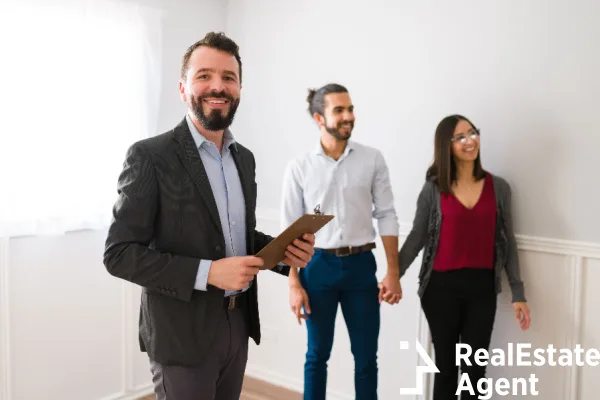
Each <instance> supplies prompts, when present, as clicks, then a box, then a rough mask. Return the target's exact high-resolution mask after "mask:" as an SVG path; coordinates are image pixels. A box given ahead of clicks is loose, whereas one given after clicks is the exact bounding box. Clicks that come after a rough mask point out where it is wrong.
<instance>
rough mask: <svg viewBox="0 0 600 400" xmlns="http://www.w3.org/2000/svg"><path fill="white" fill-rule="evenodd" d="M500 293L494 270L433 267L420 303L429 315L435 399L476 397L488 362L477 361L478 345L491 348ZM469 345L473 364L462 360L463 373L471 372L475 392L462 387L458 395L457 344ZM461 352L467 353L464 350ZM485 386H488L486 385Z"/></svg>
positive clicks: (454, 399) (446, 399)
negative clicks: (437, 268) (497, 292)
mask: <svg viewBox="0 0 600 400" xmlns="http://www.w3.org/2000/svg"><path fill="white" fill-rule="evenodd" d="M496 300H497V295H496V292H495V288H494V271H493V270H491V269H482V268H463V269H459V270H454V271H448V272H438V271H432V275H431V278H430V281H429V284H428V285H427V289H426V290H425V293H424V294H423V297H422V299H421V306H422V307H423V312H424V313H425V316H426V318H427V322H428V324H429V329H430V331H431V336H432V341H433V347H434V351H435V364H436V366H437V367H438V369H439V370H440V372H439V373H438V374H435V378H434V379H435V380H434V382H435V383H434V386H433V400H456V399H457V398H460V399H461V400H467V399H469V400H470V399H477V398H478V396H479V395H481V394H483V393H477V382H478V381H479V379H481V378H484V377H485V372H486V368H485V366H483V367H482V366H479V365H477V364H476V363H475V361H474V355H475V352H476V351H477V349H486V350H489V345H490V340H491V337H492V329H493V327H494V319H495V316H496ZM457 343H464V344H467V345H469V346H470V348H471V350H472V352H471V356H470V357H469V360H470V361H471V366H468V365H465V363H464V362H461V368H460V372H461V374H464V373H466V374H468V375H469V378H470V382H471V384H472V387H473V389H474V391H475V395H471V394H469V392H468V391H462V392H461V393H460V397H458V395H456V391H457V388H458V382H459V375H458V372H459V370H458V366H457V365H456V344H457ZM462 354H465V351H464V350H463V352H462ZM484 388H485V387H484Z"/></svg>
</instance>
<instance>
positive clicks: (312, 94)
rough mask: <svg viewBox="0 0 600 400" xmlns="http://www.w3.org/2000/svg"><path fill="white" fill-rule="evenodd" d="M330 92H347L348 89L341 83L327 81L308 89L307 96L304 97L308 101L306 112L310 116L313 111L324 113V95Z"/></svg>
mask: <svg viewBox="0 0 600 400" xmlns="http://www.w3.org/2000/svg"><path fill="white" fill-rule="evenodd" d="M330 93H348V89H346V88H345V87H344V86H342V85H338V84H337V83H328V84H327V85H325V86H323V87H321V88H320V89H309V90H308V97H307V98H306V101H307V102H308V113H309V114H310V116H311V117H312V116H313V115H314V114H315V113H318V114H320V115H324V112H325V111H324V110H325V96H326V95H328V94H330Z"/></svg>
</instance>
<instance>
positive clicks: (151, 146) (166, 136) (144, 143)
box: [129, 130, 173, 154]
mask: <svg viewBox="0 0 600 400" xmlns="http://www.w3.org/2000/svg"><path fill="white" fill-rule="evenodd" d="M172 139H173V130H170V131H167V132H164V133H160V134H158V135H155V136H150V137H147V138H144V139H140V140H137V141H135V142H134V143H133V144H131V146H130V147H129V151H135V150H139V149H144V150H145V151H146V152H148V153H152V154H155V153H161V152H162V151H163V150H164V149H165V148H167V147H168V146H169V145H170V144H171V143H172Z"/></svg>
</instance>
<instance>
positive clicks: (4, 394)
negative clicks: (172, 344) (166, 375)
mask: <svg viewBox="0 0 600 400" xmlns="http://www.w3.org/2000/svg"><path fill="white" fill-rule="evenodd" d="M127 1H139V2H140V3H141V4H143V5H148V6H152V7H155V8H158V9H160V10H161V11H163V13H164V22H163V48H162V54H163V57H164V59H163V65H162V69H163V77H162V90H163V91H162V94H161V111H160V117H159V124H158V132H163V131H164V130H166V129H169V128H171V127H172V126H173V125H174V124H176V123H178V122H179V121H180V120H181V118H182V117H183V116H184V113H185V107H184V106H183V105H182V104H181V101H180V99H179V94H178V86H177V85H178V79H179V68H180V62H181V57H182V56H183V53H184V51H185V49H186V48H187V47H188V46H189V45H191V44H192V43H193V42H195V41H196V40H198V39H200V38H201V37H202V36H204V34H205V33H206V32H207V31H209V30H223V29H224V27H225V21H226V16H225V12H226V4H225V3H224V2H223V1H220V0H203V1H193V0H177V1H175V0H127ZM126 90H127V88H123V91H124V92H123V93H121V94H120V95H125V94H126ZM117 95H119V94H117ZM116 179H117V177H116V176H115V196H116ZM105 238H106V232H105V231H98V232H93V231H84V232H73V233H69V234H67V235H65V236H59V237H23V238H14V239H11V240H10V241H6V240H5V241H3V242H0V399H1V400H45V399H61V400H95V399H103V400H109V399H110V400H125V399H133V398H136V397H137V396H138V395H141V394H143V393H148V392H149V391H150V390H151V375H150V372H149V368H148V361H147V358H146V357H145V355H144V354H142V353H140V352H139V347H138V342H137V319H138V304H139V288H138V287H134V286H133V285H130V284H127V283H123V282H121V281H118V280H116V279H114V278H113V277H111V276H110V275H109V274H108V273H107V272H106V270H105V268H104V266H103V264H102V252H103V249H104V240H105Z"/></svg>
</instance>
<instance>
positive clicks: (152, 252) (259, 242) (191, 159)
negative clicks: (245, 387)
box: [104, 118, 289, 366]
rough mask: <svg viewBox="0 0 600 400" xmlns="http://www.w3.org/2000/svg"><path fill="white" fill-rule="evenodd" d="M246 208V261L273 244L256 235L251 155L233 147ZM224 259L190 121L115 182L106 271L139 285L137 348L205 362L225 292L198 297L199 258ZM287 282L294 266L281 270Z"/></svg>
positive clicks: (138, 146) (253, 324) (146, 144)
mask: <svg viewBox="0 0 600 400" xmlns="http://www.w3.org/2000/svg"><path fill="white" fill-rule="evenodd" d="M232 154H233V158H234V160H235V163H236V166H237V169H238V173H239V175H240V180H241V184H242V190H243V193H244V197H245V203H246V227H247V233H246V237H247V243H248V246H247V247H248V248H247V254H256V253H257V252H258V251H259V250H260V249H262V248H263V247H264V246H266V245H267V243H269V242H270V241H271V240H272V237H270V236H267V235H265V234H263V233H260V232H258V231H256V229H255V228H256V215H255V211H256V193H257V190H256V189H257V188H256V181H255V167H256V164H255V160H254V155H253V154H252V152H250V151H249V150H248V149H246V148H245V147H243V146H242V145H240V144H239V143H238V144H237V150H235V149H234V147H232ZM223 257H225V240H224V238H223V231H222V228H221V223H220V220H219V215H218V209H217V205H216V203H215V199H214V196H213V193H212V190H211V187H210V183H209V180H208V176H207V175H206V171H205V170H204V166H203V164H202V161H201V159H200V155H199V154H198V149H197V148H196V145H195V143H194V140H193V138H192V135H191V133H190V131H189V128H188V126H187V123H186V121H185V118H184V119H183V120H182V121H181V123H180V124H179V125H177V126H176V127H175V128H174V129H173V130H171V131H168V132H166V133H163V134H162V135H158V136H155V137H152V138H148V139H145V140H142V141H139V142H137V143H135V144H133V145H132V146H131V147H130V148H129V150H128V152H127V156H126V159H125V163H124V166H123V170H122V172H121V174H120V176H119V180H118V199H117V202H116V204H115V206H114V210H113V221H112V224H111V226H110V228H109V231H108V237H107V239H106V246H105V251H104V265H105V266H106V268H107V270H108V272H109V273H110V274H112V275H114V276H116V277H119V278H122V279H125V280H127V281H129V282H133V283H135V284H137V285H140V286H142V288H143V290H142V298H141V306H140V318H139V339H140V349H141V350H142V351H144V352H147V353H148V356H149V357H150V359H152V360H154V361H156V362H158V363H161V364H177V365H185V366H194V365H198V364H199V363H201V362H202V360H203V358H204V356H205V355H206V353H207V352H208V351H209V350H210V347H211V344H212V341H213V337H214V335H215V328H216V325H215V322H216V321H217V320H218V319H217V317H216V315H217V313H222V312H223V302H224V300H223V299H224V291H223V290H221V289H218V288H216V287H214V286H210V285H209V286H208V290H207V291H197V290H194V284H195V280H196V274H197V271H198V267H199V263H200V260H201V259H207V260H218V259H220V258H223ZM276 268H277V271H276V272H278V273H281V274H283V275H287V274H288V273H289V267H276ZM257 287H258V284H257V281H256V279H255V280H254V282H253V283H252V285H251V287H250V289H249V290H248V300H249V301H248V303H249V327H250V337H252V338H253V339H254V341H255V342H256V344H259V343H260V324H259V315H258V302H257Z"/></svg>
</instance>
